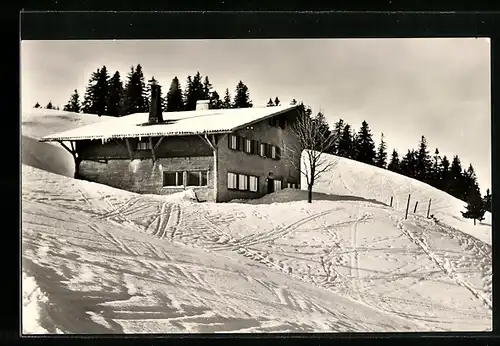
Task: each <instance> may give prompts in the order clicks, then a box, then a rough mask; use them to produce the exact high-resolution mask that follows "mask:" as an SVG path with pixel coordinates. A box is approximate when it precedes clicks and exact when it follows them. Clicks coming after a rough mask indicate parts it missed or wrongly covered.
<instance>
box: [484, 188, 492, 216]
mask: <svg viewBox="0 0 500 346" xmlns="http://www.w3.org/2000/svg"><path fill="white" fill-rule="evenodd" d="M483 204H484V209H485V210H486V211H489V212H490V213H491V206H492V205H491V193H490V189H486V195H485V196H484V198H483Z"/></svg>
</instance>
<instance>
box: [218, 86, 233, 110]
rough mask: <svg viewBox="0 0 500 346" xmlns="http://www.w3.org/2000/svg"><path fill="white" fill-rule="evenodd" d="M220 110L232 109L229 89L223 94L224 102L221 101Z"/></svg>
mask: <svg viewBox="0 0 500 346" xmlns="http://www.w3.org/2000/svg"><path fill="white" fill-rule="evenodd" d="M221 108H225V109H228V108H233V103H232V101H231V95H230V94H229V89H227V88H226V93H225V94H224V100H223V101H222V107H221Z"/></svg>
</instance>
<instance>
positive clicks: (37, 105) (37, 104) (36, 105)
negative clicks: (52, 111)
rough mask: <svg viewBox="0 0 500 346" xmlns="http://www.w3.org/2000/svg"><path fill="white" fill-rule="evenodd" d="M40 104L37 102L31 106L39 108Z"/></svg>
mask: <svg viewBox="0 0 500 346" xmlns="http://www.w3.org/2000/svg"><path fill="white" fill-rule="evenodd" d="M41 107H42V106H40V104H39V103H38V102H37V103H36V104H35V106H34V107H33V108H41Z"/></svg>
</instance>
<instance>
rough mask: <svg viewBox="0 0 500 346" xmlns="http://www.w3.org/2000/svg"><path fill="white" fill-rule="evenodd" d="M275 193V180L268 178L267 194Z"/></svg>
mask: <svg viewBox="0 0 500 346" xmlns="http://www.w3.org/2000/svg"><path fill="white" fill-rule="evenodd" d="M273 192H274V179H271V178H267V193H273Z"/></svg>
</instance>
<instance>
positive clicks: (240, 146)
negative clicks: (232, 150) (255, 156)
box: [238, 136, 245, 151]
mask: <svg viewBox="0 0 500 346" xmlns="http://www.w3.org/2000/svg"><path fill="white" fill-rule="evenodd" d="M238 150H240V151H245V138H243V137H241V136H238Z"/></svg>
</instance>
